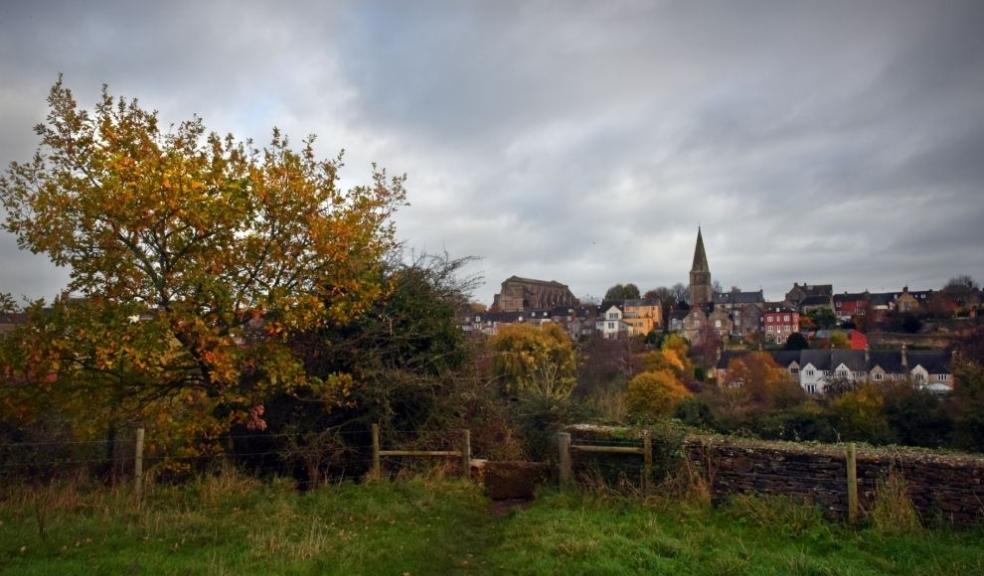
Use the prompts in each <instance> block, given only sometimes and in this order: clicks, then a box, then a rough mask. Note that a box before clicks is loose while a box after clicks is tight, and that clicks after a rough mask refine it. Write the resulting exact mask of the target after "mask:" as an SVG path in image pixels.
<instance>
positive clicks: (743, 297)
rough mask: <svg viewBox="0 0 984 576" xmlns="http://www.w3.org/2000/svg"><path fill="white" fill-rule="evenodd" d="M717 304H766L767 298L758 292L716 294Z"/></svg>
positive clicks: (715, 301)
mask: <svg viewBox="0 0 984 576" xmlns="http://www.w3.org/2000/svg"><path fill="white" fill-rule="evenodd" d="M714 303H715V304H764V303H765V296H764V294H763V293H762V291H761V290H759V291H758V292H715V293H714Z"/></svg>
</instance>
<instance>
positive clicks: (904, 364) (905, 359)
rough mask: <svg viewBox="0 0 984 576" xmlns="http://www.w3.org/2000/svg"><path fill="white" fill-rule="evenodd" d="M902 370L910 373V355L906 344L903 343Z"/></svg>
mask: <svg viewBox="0 0 984 576" xmlns="http://www.w3.org/2000/svg"><path fill="white" fill-rule="evenodd" d="M902 369H903V370H905V371H906V372H908V371H909V355H908V354H906V345H905V342H903V343H902Z"/></svg>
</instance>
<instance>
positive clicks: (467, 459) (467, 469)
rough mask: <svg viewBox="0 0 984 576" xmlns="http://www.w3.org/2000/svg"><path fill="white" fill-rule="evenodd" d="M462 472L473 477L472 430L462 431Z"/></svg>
mask: <svg viewBox="0 0 984 576" xmlns="http://www.w3.org/2000/svg"><path fill="white" fill-rule="evenodd" d="M461 473H462V474H463V475H464V477H465V478H470V477H471V430H462V431H461Z"/></svg>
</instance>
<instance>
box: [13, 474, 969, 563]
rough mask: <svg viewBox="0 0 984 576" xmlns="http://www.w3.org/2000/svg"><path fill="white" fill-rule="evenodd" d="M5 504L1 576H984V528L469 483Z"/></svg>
mask: <svg viewBox="0 0 984 576" xmlns="http://www.w3.org/2000/svg"><path fill="white" fill-rule="evenodd" d="M46 509H47V510H48V512H47V514H46V516H45V521H44V523H45V525H46V537H45V539H43V540H42V539H41V537H40V536H39V534H38V530H37V519H36V517H35V514H34V506H32V505H31V504H30V497H26V496H23V495H22V497H21V498H19V499H11V498H10V497H9V496H8V497H7V498H6V499H4V500H3V501H0V574H4V575H6V574H16V575H22V574H23V575H42V574H44V575H48V574H80V575H81V574H85V575H91V574H127V575H139V574H155V575H156V574H164V575H167V574H172V575H193V574H203V575H226V574H228V575H232V574H235V575H253V574H256V575H260V574H264V575H265V574H284V575H286V574H291V575H295V574H296V575H301V574H304V575H307V574H319V575H320V574H328V575H332V574H338V575H342V574H345V575H350V574H394V575H398V576H403V575H409V576H420V575H428V574H435V575H444V574H529V575H539V574H597V575H608V574H612V575H615V574H675V575H676V574H695V575H705V574H706V575H727V574H749V575H756V574H794V575H795V574H802V575H820V574H829V575H840V574H843V575H848V574H861V575H863V574H984V546H982V544H984V532H982V531H980V530H974V531H962V532H951V531H924V532H922V533H919V534H914V535H900V536H888V535H883V534H879V533H876V532H874V531H873V530H870V529H866V530H861V531H850V530H846V529H844V528H842V527H840V526H837V525H833V524H830V523H828V522H825V521H824V520H822V519H821V518H819V517H818V515H817V514H816V513H815V512H814V511H812V510H810V509H807V508H803V507H800V506H794V505H782V504H780V505H776V503H775V502H771V503H763V501H761V500H746V501H740V502H738V503H736V504H734V505H732V506H730V507H726V508H724V509H721V510H713V511H710V510H704V509H699V508H687V507H686V506H682V505H679V504H668V503H664V504H663V505H659V504H658V503H657V504H654V505H643V504H642V503H640V502H638V501H628V500H618V499H603V498H596V497H589V496H583V495H577V494H564V493H556V492H548V493H546V494H544V495H543V497H542V498H541V499H540V500H538V501H537V502H536V503H535V504H534V505H533V506H530V507H523V508H516V509H514V510H511V511H509V512H507V513H506V514H504V515H502V514H492V513H490V508H489V503H488V501H487V500H485V499H484V498H483V497H482V496H481V494H480V493H479V492H478V491H477V490H476V489H475V488H474V487H473V486H471V485H468V484H465V483H460V482H449V481H436V482H426V481H422V480H414V481H408V482H402V483H378V484H372V485H368V486H354V485H344V486H339V487H332V488H325V489H322V490H318V491H314V492H311V493H308V494H303V495H298V494H296V493H294V492H293V491H292V490H291V488H290V486H289V485H287V484H286V483H273V484H260V483H258V482H255V481H252V480H248V479H243V478H221V477H220V478H212V479H207V480H204V481H201V482H198V483H195V484H192V485H189V486H183V487H178V488H158V489H156V490H155V492H154V493H152V494H151V495H150V496H149V498H148V500H147V502H146V505H145V506H144V508H143V509H142V510H139V511H137V510H135V509H134V508H133V506H132V505H130V503H129V502H128V501H127V500H126V498H125V497H122V496H113V495H110V494H106V493H105V492H104V491H103V492H95V493H90V494H77V493H74V492H73V491H71V490H67V491H60V492H55V493H52V494H49V495H48V505H47V508H46Z"/></svg>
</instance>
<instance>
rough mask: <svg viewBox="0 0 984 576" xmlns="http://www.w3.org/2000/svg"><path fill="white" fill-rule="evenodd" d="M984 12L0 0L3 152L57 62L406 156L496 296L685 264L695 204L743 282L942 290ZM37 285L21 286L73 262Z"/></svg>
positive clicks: (971, 206)
mask: <svg viewBox="0 0 984 576" xmlns="http://www.w3.org/2000/svg"><path fill="white" fill-rule="evenodd" d="M982 24H984V7H982V6H981V4H980V3H978V2H974V1H972V0H967V1H961V2H943V3H926V2H916V1H913V2H897V1H888V0H886V1H871V2H849V3H839V2H817V3H792V2H750V3H742V4H740V5H738V4H735V3H732V2H699V3H698V2H665V3H651V2H606V3H597V2H583V3H573V4H572V3H558V2H496V3H479V2H476V3H459V2H414V3H397V2H378V3H377V2H368V3H367V2H358V3H356V2H351V3H349V2H344V3H337V4H331V5H328V6H325V5H323V4H322V3H310V4H308V3H303V4H291V5H289V7H284V8H280V7H273V6H272V5H268V4H262V3H259V2H255V3H254V2H249V3H241V2H236V3H232V2H230V3H219V4H208V5H205V6H200V5H199V4H197V3H160V4H146V5H143V6H140V5H136V4H135V3H122V2H121V3H115V4H114V3H105V4H95V5H91V4H86V5H84V6H83V5H81V4H76V3H62V4H40V5H33V4H21V5H13V6H10V5H5V6H3V7H0V54H5V55H6V56H4V57H3V58H0V74H2V75H3V77H4V79H5V80H6V79H10V80H9V81H5V83H4V87H3V88H0V125H2V126H3V128H4V129H3V130H2V131H0V161H3V162H4V163H5V162H6V161H8V160H10V159H14V158H23V157H25V156H26V155H27V154H30V152H31V150H32V149H33V136H32V134H31V133H30V126H31V124H33V123H34V122H36V121H38V120H39V119H40V118H39V117H38V116H39V114H42V113H43V102H42V99H43V96H44V93H45V90H46V88H47V86H48V85H50V83H51V82H52V81H53V80H54V78H55V75H56V74H57V73H58V72H59V71H61V72H65V73H66V75H67V76H66V79H67V81H68V83H69V84H70V85H71V86H73V87H74V88H76V92H77V94H78V96H79V97H80V99H81V100H82V101H84V102H86V101H94V100H95V97H96V95H97V90H98V86H99V84H101V83H103V82H108V83H109V84H110V85H111V88H112V89H113V90H114V92H117V93H125V94H127V95H134V96H139V97H140V98H141V100H143V101H144V102H145V103H147V104H148V105H150V106H153V107H156V108H159V109H160V110H161V113H162V116H163V117H164V118H165V119H166V120H168V121H176V120H181V119H183V118H185V117H187V116H189V115H190V114H192V113H200V114H201V115H203V116H204V117H205V120H206V123H207V124H208V125H209V126H212V127H215V128H216V129H218V130H220V131H226V130H231V131H234V132H235V133H237V134H240V135H245V136H251V137H254V138H257V139H258V140H261V141H262V140H263V139H264V138H265V137H266V135H267V130H268V129H269V127H270V126H272V125H273V124H278V125H280V126H282V127H284V128H285V129H287V130H288V131H289V133H291V134H292V135H293V136H294V137H295V138H296V137H300V136H302V135H304V134H307V133H308V132H317V133H319V134H320V136H321V138H320V140H319V142H320V145H319V150H321V151H322V152H323V153H325V154H334V152H335V151H336V150H337V149H338V148H340V147H343V146H344V147H345V148H346V149H347V150H348V151H349V156H348V162H347V163H348V168H347V170H346V172H345V174H346V178H347V181H348V180H351V181H353V182H355V181H359V180H360V179H362V178H364V176H365V174H366V171H367V166H368V162H369V161H370V160H376V161H378V162H379V163H380V164H381V165H383V166H387V167H389V168H390V169H391V170H393V171H394V172H398V173H399V172H407V173H408V174H409V176H410V180H409V186H410V200H411V203H412V206H411V207H410V208H408V209H406V210H405V211H403V212H402V213H401V214H399V216H398V225H399V231H400V234H401V236H403V237H404V238H405V239H406V242H407V244H408V245H410V246H413V247H416V248H425V249H427V250H431V251H438V250H444V249H447V250H449V251H450V252H451V253H452V254H455V255H464V254H472V255H476V256H480V257H482V258H483V260H481V261H480V262H479V263H478V264H477V267H476V270H481V271H484V273H485V275H486V277H487V280H488V284H487V285H486V286H485V287H484V288H483V289H481V290H480V291H479V294H478V296H479V297H480V298H481V299H482V300H484V301H489V300H490V299H491V294H492V293H493V292H494V291H495V290H496V288H497V285H498V283H499V282H500V281H501V280H502V279H503V278H505V277H506V276H509V275H511V274H521V275H527V276H538V277H546V278H552V279H556V280H560V281H564V282H567V283H569V284H570V285H571V286H572V288H573V289H574V291H575V293H578V294H583V293H588V292H590V293H593V294H599V293H603V292H604V290H605V288H606V287H607V286H609V285H611V284H613V283H615V282H624V281H634V282H636V283H638V284H640V285H641V286H643V287H644V288H645V287H652V286H656V285H659V284H672V283H674V282H678V281H686V273H687V269H688V268H689V263H690V256H691V250H692V247H693V240H694V233H695V228H696V225H697V223H698V222H699V223H701V224H702V225H703V227H704V232H705V240H706V241H707V248H708V256H709V258H710V263H711V268H712V271H713V272H714V274H715V277H716V278H718V279H720V280H721V282H722V283H723V284H726V285H731V284H738V285H741V286H743V287H746V288H758V287H759V286H761V287H763V288H765V289H766V291H767V293H769V294H770V295H773V296H778V295H779V294H781V293H782V292H783V291H784V290H785V289H786V288H787V287H788V284H789V283H791V282H793V281H814V282H819V281H833V282H834V283H835V285H836V286H835V288H836V289H838V290H842V289H851V290H855V289H863V288H865V287H870V288H872V289H879V288H881V287H885V288H886V289H891V288H896V287H898V286H899V285H901V284H902V283H910V284H913V285H915V286H917V287H932V286H937V285H939V284H941V283H942V282H943V281H944V280H945V279H946V277H948V276H950V275H952V274H955V273H961V272H968V273H971V274H973V275H976V276H978V278H979V279H984V278H981V276H982V275H984V255H982V254H980V253H979V250H975V249H973V248H972V247H975V246H980V245H982V244H984V229H982V228H981V227H979V226H978V225H977V224H976V222H979V221H980V218H981V217H982V216H984V208H982V206H984V203H982V202H981V200H980V195H981V192H982V187H984V172H982V169H981V166H982V163H981V162H980V161H979V160H978V159H979V158H980V157H981V154H982V153H984V97H982V95H984V36H982V35H981V34H980V33H979V31H980V30H981V29H984V26H982ZM14 254H15V248H14V244H13V240H12V239H11V238H9V236H0V256H2V257H3V258H4V262H5V263H11V264H13V263H14V262H15V261H16V262H17V268H18V269H23V270H25V271H26V270H38V271H40V270H49V271H50V267H48V268H45V265H44V262H43V258H40V257H39V258H33V259H32V258H31V257H29V256H28V255H23V254H17V255H16V256H15V255H14ZM7 268H8V269H9V268H10V266H7ZM28 278H29V277H28V276H26V275H25V276H24V277H23V279H21V277H20V276H17V277H11V275H10V274H5V277H4V280H5V284H7V285H8V286H19V288H17V290H22V291H26V292H30V291H37V292H38V293H39V294H50V293H51V292H53V291H54V290H55V289H56V288H55V287H52V286H53V284H54V283H56V282H57V279H58V275H57V274H49V275H47V276H45V275H43V274H42V275H40V276H37V275H35V276H31V277H30V279H28ZM0 289H2V288H0ZM8 289H10V288H8Z"/></svg>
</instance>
